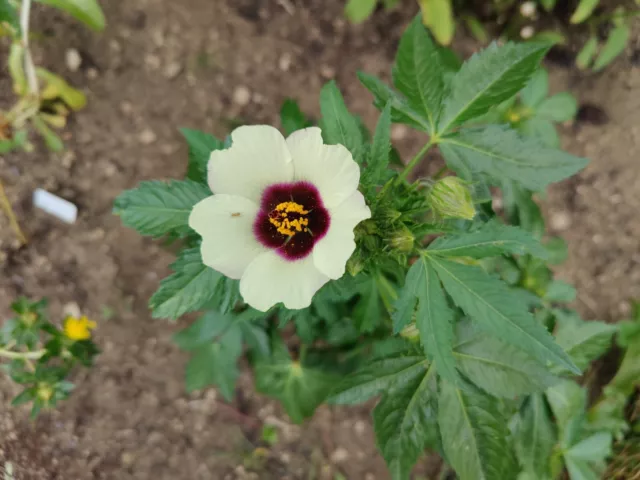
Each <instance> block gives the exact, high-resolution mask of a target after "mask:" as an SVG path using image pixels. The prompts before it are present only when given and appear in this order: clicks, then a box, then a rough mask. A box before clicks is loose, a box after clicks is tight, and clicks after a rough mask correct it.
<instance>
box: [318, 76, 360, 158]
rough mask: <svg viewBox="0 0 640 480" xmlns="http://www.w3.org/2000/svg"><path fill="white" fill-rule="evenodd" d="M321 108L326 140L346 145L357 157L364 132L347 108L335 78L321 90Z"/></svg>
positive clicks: (332, 143)
mask: <svg viewBox="0 0 640 480" xmlns="http://www.w3.org/2000/svg"><path fill="white" fill-rule="evenodd" d="M320 110H321V111H322V121H323V127H324V128H323V129H322V134H323V137H324V140H325V142H326V143H327V144H329V145H335V144H340V145H344V146H345V147H347V149H348V150H349V151H350V152H351V154H352V155H353V156H354V157H357V156H358V154H359V153H360V150H361V149H362V145H363V143H364V140H363V138H362V132H361V131H360V127H359V126H358V122H357V120H356V119H355V117H354V116H353V115H351V113H350V112H349V110H347V107H346V105H345V104H344V99H343V98H342V94H341V93H340V90H338V86H337V85H336V82H335V81H333V80H332V81H330V82H329V83H327V84H326V85H325V86H324V87H322V90H321V91H320Z"/></svg>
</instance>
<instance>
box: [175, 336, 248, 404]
mask: <svg viewBox="0 0 640 480" xmlns="http://www.w3.org/2000/svg"><path fill="white" fill-rule="evenodd" d="M241 353H242V337H241V335H240V331H239V330H237V329H230V330H228V333H227V335H225V336H224V337H222V338H221V339H220V340H219V341H217V342H213V343H210V344H207V345H202V346H200V347H198V348H197V349H196V350H194V351H193V355H192V357H191V360H189V363H188V364H187V369H186V375H185V381H186V385H187V391H188V392H193V391H195V390H200V389H202V388H204V387H206V386H207V385H215V386H217V387H218V388H219V389H220V393H222V395H223V396H224V398H225V399H226V400H227V401H230V400H231V399H232V398H233V392H234V389H235V384H236V381H237V379H238V376H239V375H240V372H239V370H238V365H237V362H238V357H239V356H240V354H241Z"/></svg>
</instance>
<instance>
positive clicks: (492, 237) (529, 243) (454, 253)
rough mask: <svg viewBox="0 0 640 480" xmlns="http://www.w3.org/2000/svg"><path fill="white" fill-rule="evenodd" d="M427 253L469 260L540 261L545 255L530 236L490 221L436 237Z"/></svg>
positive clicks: (543, 249) (522, 231) (519, 230)
mask: <svg viewBox="0 0 640 480" xmlns="http://www.w3.org/2000/svg"><path fill="white" fill-rule="evenodd" d="M427 252H429V253H430V254H432V255H440V256H443V257H472V258H485V257H495V256H498V255H504V254H514V255H525V254H529V255H533V256H534V257H538V258H542V259H544V258H546V257H547V255H548V254H547V251H546V249H545V248H544V247H543V246H542V244H541V243H540V242H539V241H538V240H536V239H535V238H533V237H532V236H531V234H530V233H528V232H526V231H525V230H522V229H521V228H518V227H511V226H509V225H505V224H503V223H501V222H500V221H499V220H491V221H489V222H487V223H485V224H484V225H482V226H481V227H480V228H478V229H477V230H474V231H473V232H465V233H459V234H455V235H444V236H441V237H438V238H436V239H435V240H434V241H433V242H432V243H431V244H430V245H429V247H428V248H427Z"/></svg>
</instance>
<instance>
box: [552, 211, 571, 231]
mask: <svg viewBox="0 0 640 480" xmlns="http://www.w3.org/2000/svg"><path fill="white" fill-rule="evenodd" d="M550 223H551V228H552V229H554V230H556V231H562V230H566V229H567V228H569V227H570V226H571V216H570V215H569V214H568V213H567V212H556V213H554V214H553V215H551V222H550Z"/></svg>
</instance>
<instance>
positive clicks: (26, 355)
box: [0, 348, 47, 361]
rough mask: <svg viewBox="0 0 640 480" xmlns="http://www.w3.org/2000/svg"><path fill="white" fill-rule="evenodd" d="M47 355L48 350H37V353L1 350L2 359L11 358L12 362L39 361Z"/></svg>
mask: <svg viewBox="0 0 640 480" xmlns="http://www.w3.org/2000/svg"><path fill="white" fill-rule="evenodd" d="M45 353H47V351H46V350H37V351H35V352H12V351H11V350H6V349H4V348H0V357H4V358H9V359H11V360H27V361H28V360H38V359H39V358H42V356H43V355H44V354H45Z"/></svg>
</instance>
